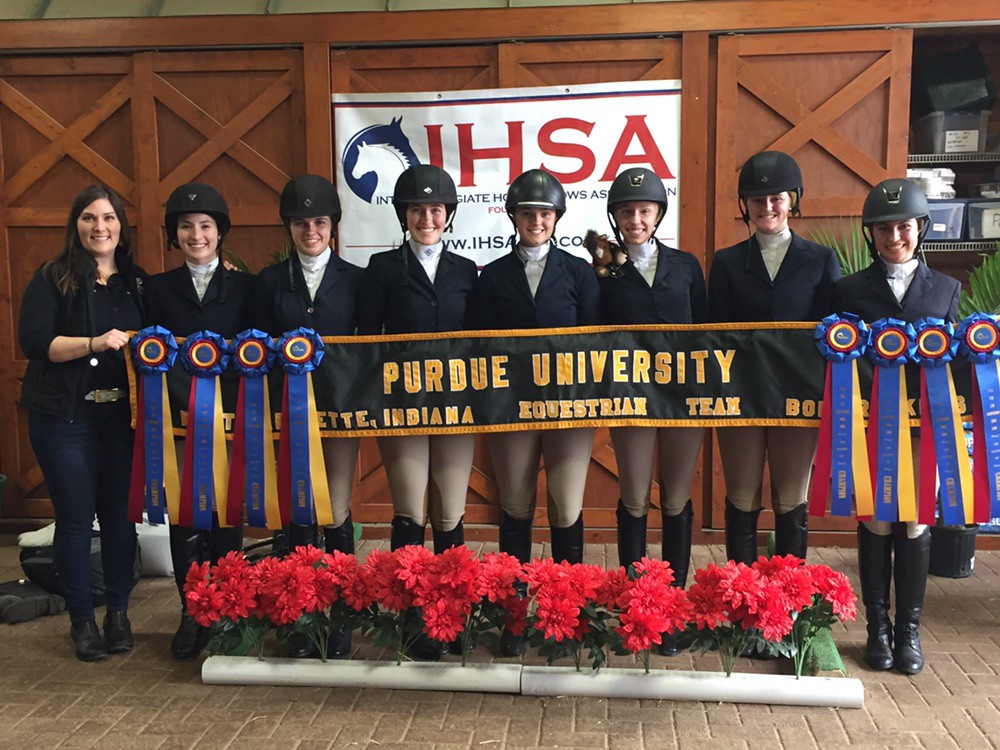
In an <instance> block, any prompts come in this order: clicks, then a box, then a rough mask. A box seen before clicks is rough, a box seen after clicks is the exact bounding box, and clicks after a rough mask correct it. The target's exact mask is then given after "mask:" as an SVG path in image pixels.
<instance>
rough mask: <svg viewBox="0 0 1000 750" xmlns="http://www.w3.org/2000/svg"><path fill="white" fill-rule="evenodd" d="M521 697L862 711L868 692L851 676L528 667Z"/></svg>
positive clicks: (523, 670)
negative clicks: (710, 703)
mask: <svg viewBox="0 0 1000 750" xmlns="http://www.w3.org/2000/svg"><path fill="white" fill-rule="evenodd" d="M521 694H522V695H570V696H588V697H595V698H657V699H666V700H687V701H707V702H713V703H715V702H719V701H722V702H726V703H768V704H772V705H779V704H781V705H789V706H829V707H832V708H861V707H862V706H863V705H864V702H865V688H864V685H862V684H861V680H857V679H854V678H849V677H802V678H800V679H795V677H794V676H792V675H769V674H733V675H732V676H731V677H726V675H725V674H723V673H721V672H688V671H682V670H673V669H671V670H654V671H652V672H650V673H649V674H646V673H645V671H643V670H641V669H601V670H599V671H597V672H595V671H592V670H587V671H583V672H577V671H576V669H574V668H573V667H529V666H526V667H523V668H522V670H521Z"/></svg>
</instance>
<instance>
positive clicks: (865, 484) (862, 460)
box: [851, 361, 875, 516]
mask: <svg viewBox="0 0 1000 750" xmlns="http://www.w3.org/2000/svg"><path fill="white" fill-rule="evenodd" d="M851 369H852V370H853V372H852V374H851V401H852V409H853V413H854V424H853V425H851V454H852V455H851V465H852V469H853V471H854V501H855V507H856V512H857V514H858V515H859V516H873V515H875V499H874V496H873V494H872V475H871V470H870V468H869V464H868V446H867V444H866V443H865V421H864V418H863V414H864V411H863V410H862V406H861V384H860V382H858V363H857V362H856V361H852V362H851Z"/></svg>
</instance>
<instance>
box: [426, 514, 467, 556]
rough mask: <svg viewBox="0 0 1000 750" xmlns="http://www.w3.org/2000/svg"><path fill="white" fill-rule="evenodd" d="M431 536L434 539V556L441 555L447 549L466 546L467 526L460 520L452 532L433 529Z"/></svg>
mask: <svg viewBox="0 0 1000 750" xmlns="http://www.w3.org/2000/svg"><path fill="white" fill-rule="evenodd" d="M431 536H432V537H433V539H434V554H435V555H440V554H441V553H442V552H444V551H445V550H446V549H451V548H452V547H461V546H462V545H463V544H465V524H464V523H463V522H462V521H461V520H459V522H458V525H457V526H456V527H455V528H453V529H452V530H451V531H438V530H437V529H435V528H433V527H432V528H431Z"/></svg>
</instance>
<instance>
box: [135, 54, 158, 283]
mask: <svg viewBox="0 0 1000 750" xmlns="http://www.w3.org/2000/svg"><path fill="white" fill-rule="evenodd" d="M132 78H133V80H134V81H135V93H134V94H133V96H132V132H134V133H136V134H137V136H138V137H136V138H134V139H133V148H134V149H135V164H136V173H137V174H138V180H139V186H138V190H137V193H138V197H137V200H136V203H137V209H138V210H137V215H136V216H135V217H133V220H134V221H137V222H138V228H137V231H136V233H135V236H134V237H133V238H132V239H133V246H132V247H133V252H134V253H135V257H136V260H137V261H138V263H139V265H140V266H142V267H143V268H144V269H145V270H146V271H147V272H148V273H151V274H154V273H160V272H161V271H163V270H164V268H163V252H162V240H161V229H160V227H161V226H162V224H163V209H162V204H161V203H160V201H159V195H158V190H157V188H158V182H159V180H158V179H157V177H158V175H159V174H160V155H159V151H158V150H157V142H158V141H159V136H158V132H157V120H156V103H155V100H154V94H153V91H154V73H153V53H152V52H141V53H139V54H137V55H134V56H133V57H132Z"/></svg>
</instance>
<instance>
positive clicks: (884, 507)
mask: <svg viewBox="0 0 1000 750" xmlns="http://www.w3.org/2000/svg"><path fill="white" fill-rule="evenodd" d="M877 444H878V457H877V459H876V462H877V463H876V465H877V471H876V474H875V520H876V521H890V522H895V521H898V520H899V371H898V370H897V369H896V368H888V367H887V368H885V369H883V370H882V372H881V373H880V374H879V379H878V443H877Z"/></svg>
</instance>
